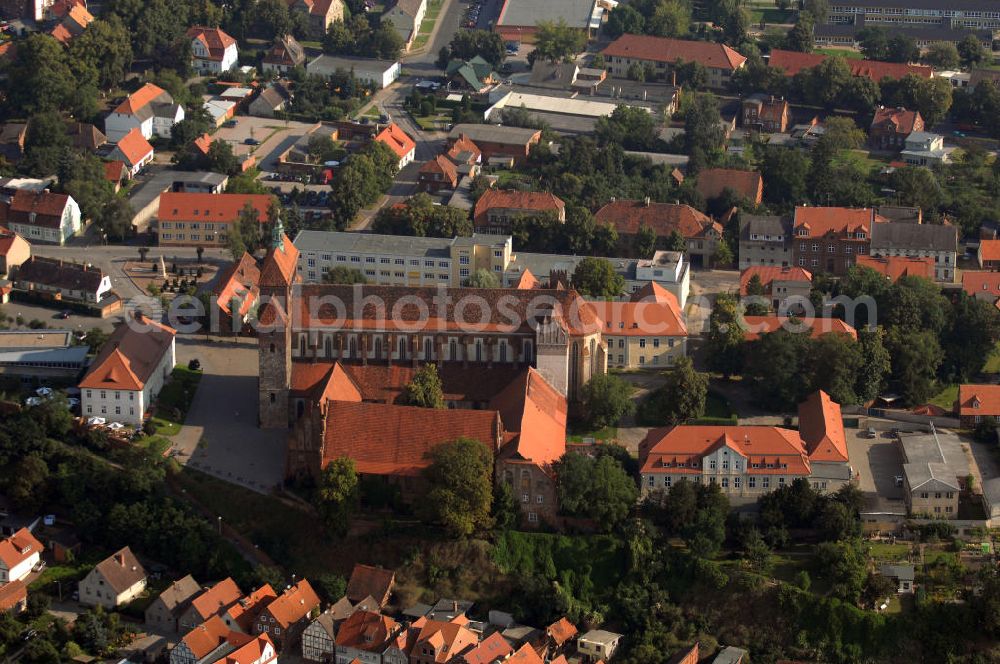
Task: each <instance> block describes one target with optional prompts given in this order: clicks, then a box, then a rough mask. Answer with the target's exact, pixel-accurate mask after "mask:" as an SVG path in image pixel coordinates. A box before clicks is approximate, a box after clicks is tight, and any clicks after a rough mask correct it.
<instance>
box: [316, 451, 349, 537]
mask: <svg viewBox="0 0 1000 664" xmlns="http://www.w3.org/2000/svg"><path fill="white" fill-rule="evenodd" d="M316 503H317V504H316V509H317V510H318V511H319V514H320V518H322V519H323V524H324V525H325V526H326V527H327V529H328V530H329V531H330V532H332V533H335V534H337V535H340V536H344V535H346V534H347V531H348V529H349V528H350V525H351V515H352V513H353V512H354V509H355V508H356V507H357V503H358V473H357V471H356V470H355V467H354V460H353V459H350V458H348V457H340V458H338V459H334V460H332V461H331V462H330V463H328V464H327V465H326V468H324V469H323V473H322V474H321V475H320V478H319V486H318V487H317V488H316Z"/></svg>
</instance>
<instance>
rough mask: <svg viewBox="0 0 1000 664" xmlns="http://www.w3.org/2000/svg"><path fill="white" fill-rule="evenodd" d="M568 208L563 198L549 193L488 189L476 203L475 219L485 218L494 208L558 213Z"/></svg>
mask: <svg viewBox="0 0 1000 664" xmlns="http://www.w3.org/2000/svg"><path fill="white" fill-rule="evenodd" d="M565 207H566V204H565V203H564V202H563V201H562V199H561V198H559V197H558V196H556V195H555V194H552V193H550V192H547V191H516V190H513V189H487V190H486V191H485V192H483V195H482V196H480V197H479V200H478V201H476V210H475V213H474V214H473V217H474V218H475V219H477V220H478V219H480V218H485V215H486V214H487V213H488V212H489V211H490V210H492V209H493V208H505V209H509V210H533V211H537V212H549V211H551V212H558V211H559V210H562V209H563V208H565Z"/></svg>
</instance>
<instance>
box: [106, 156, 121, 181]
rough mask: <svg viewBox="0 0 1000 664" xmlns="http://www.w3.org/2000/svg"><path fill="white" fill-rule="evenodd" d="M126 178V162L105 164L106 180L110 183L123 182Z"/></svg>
mask: <svg viewBox="0 0 1000 664" xmlns="http://www.w3.org/2000/svg"><path fill="white" fill-rule="evenodd" d="M123 177H125V162H123V161H118V160H117V159H115V160H114V161H106V162H104V179H105V180H108V181H109V182H121V180H122V178H123Z"/></svg>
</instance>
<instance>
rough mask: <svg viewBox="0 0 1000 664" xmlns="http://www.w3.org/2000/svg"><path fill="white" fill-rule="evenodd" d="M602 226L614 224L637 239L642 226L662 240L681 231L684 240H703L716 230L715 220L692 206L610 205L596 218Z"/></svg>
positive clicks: (670, 204) (642, 203)
mask: <svg viewBox="0 0 1000 664" xmlns="http://www.w3.org/2000/svg"><path fill="white" fill-rule="evenodd" d="M594 221H596V222H597V223H599V224H611V225H612V226H614V227H615V230H617V231H618V232H619V233H624V234H627V235H635V234H636V233H638V232H639V228H640V227H641V226H645V227H646V228H650V229H652V230H653V231H654V232H656V234H657V235H658V236H660V237H667V236H669V235H670V234H671V232H673V231H675V230H676V231H678V232H679V233H680V234H681V235H683V236H684V237H685V238H696V237H703V235H704V233H705V231H706V230H707V229H709V228H712V227H713V224H712V220H711V219H709V218H708V217H706V216H705V215H704V214H702V213H701V212H699V211H698V210H695V209H694V208H693V207H691V206H690V205H676V204H672V203H657V202H655V201H651V202H650V203H649V204H648V205H647V204H646V203H645V201H630V200H617V201H611V202H610V203H608V204H607V205H605V206H604V207H602V208H601V209H600V210H598V211H597V212H596V213H595V214H594Z"/></svg>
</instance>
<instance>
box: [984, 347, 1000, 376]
mask: <svg viewBox="0 0 1000 664" xmlns="http://www.w3.org/2000/svg"><path fill="white" fill-rule="evenodd" d="M983 372H984V373H1000V343H998V344H997V345H996V346H994V347H993V352H992V353H990V356H989V357H988V358H986V365H985V366H984V367H983Z"/></svg>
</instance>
